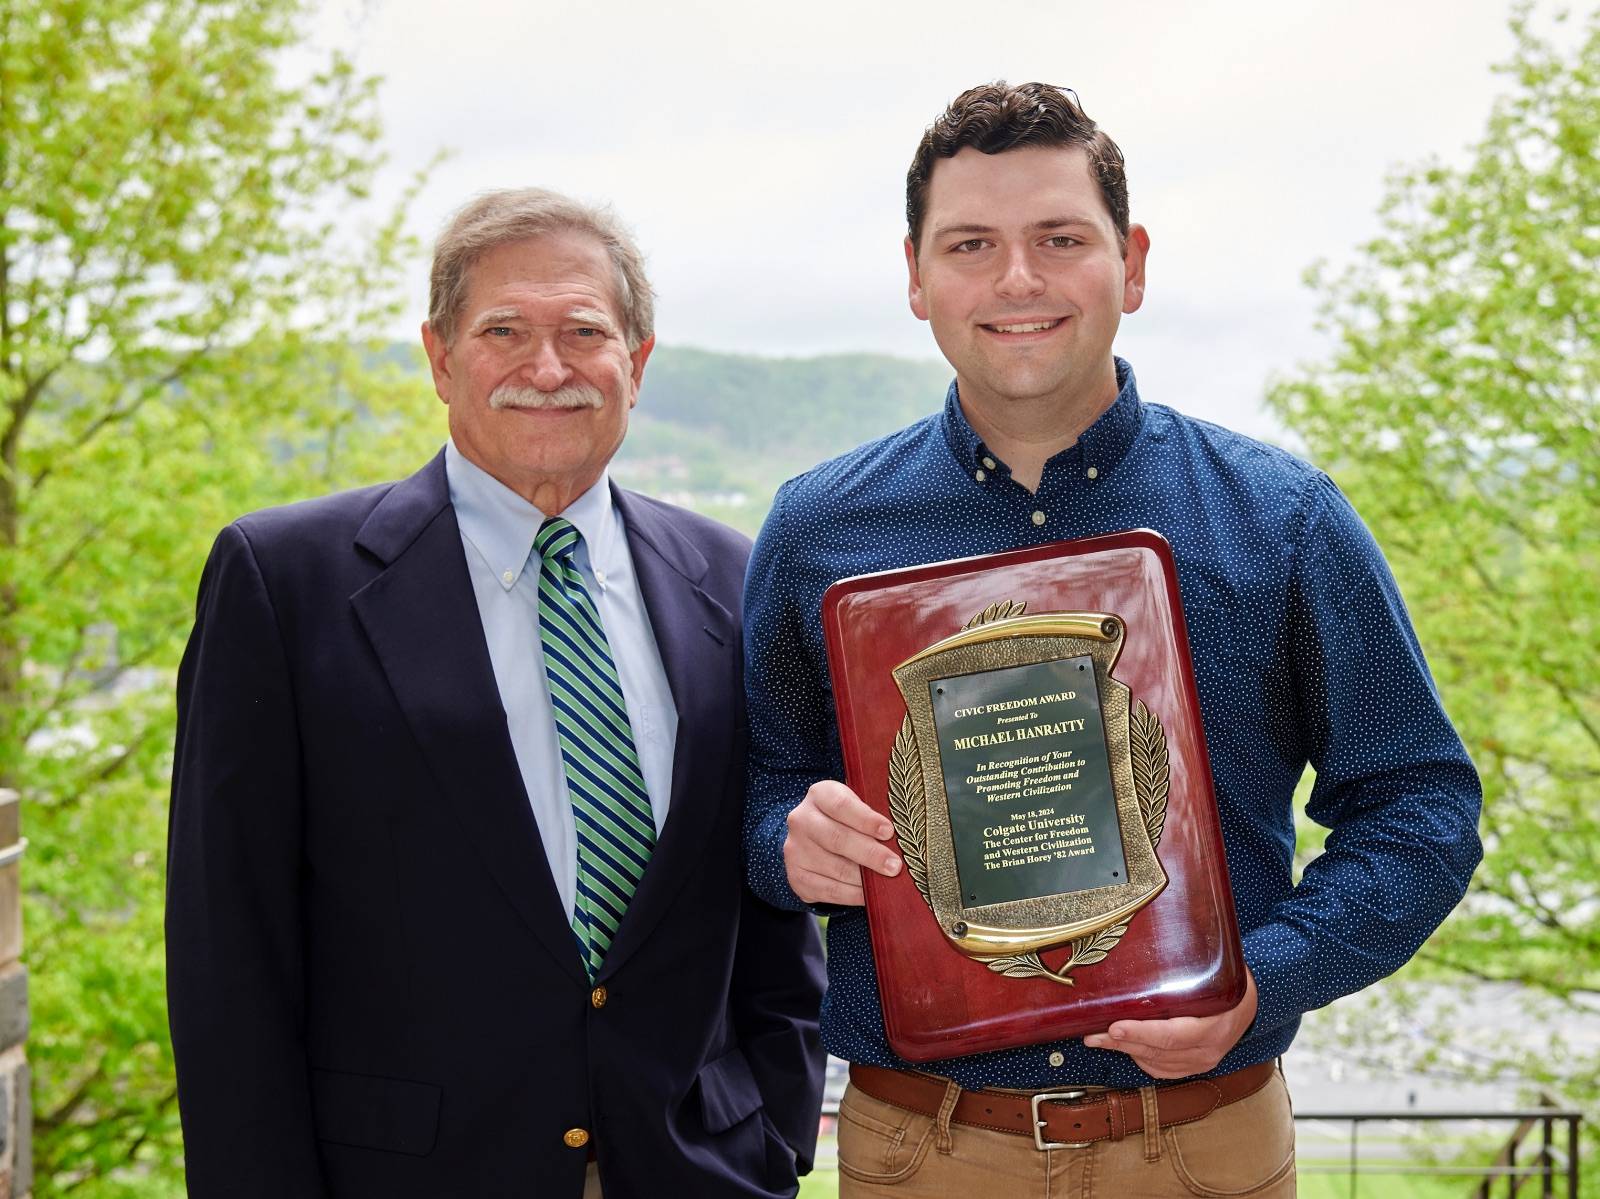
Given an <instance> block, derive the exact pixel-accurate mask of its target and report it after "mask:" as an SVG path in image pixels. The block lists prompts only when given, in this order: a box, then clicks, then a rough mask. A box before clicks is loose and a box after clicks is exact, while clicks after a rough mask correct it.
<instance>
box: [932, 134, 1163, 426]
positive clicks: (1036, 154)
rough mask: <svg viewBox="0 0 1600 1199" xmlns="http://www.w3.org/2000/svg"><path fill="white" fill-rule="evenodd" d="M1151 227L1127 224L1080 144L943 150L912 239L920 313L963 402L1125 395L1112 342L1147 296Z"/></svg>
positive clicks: (1075, 402) (1069, 402) (986, 404)
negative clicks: (917, 241) (1120, 225)
mask: <svg viewBox="0 0 1600 1199" xmlns="http://www.w3.org/2000/svg"><path fill="white" fill-rule="evenodd" d="M1148 247H1149V238H1148V237H1147V236H1146V234H1145V231H1144V230H1143V229H1142V228H1140V227H1139V226H1137V225H1135V226H1132V227H1131V228H1130V229H1129V231H1128V235H1127V237H1126V238H1124V237H1121V236H1119V235H1118V233H1117V229H1116V226H1115V225H1114V224H1113V223H1112V220H1111V215H1110V213H1109V212H1108V211H1107V210H1106V206H1105V201H1104V199H1103V198H1102V196H1101V193H1100V189H1099V186H1098V185H1097V184H1096V183H1095V180H1094V179H1093V178H1092V176H1091V175H1090V172H1089V164H1088V159H1087V157H1086V156H1085V154H1084V152H1083V150H1081V149H1079V148H1077V147H1027V148H1023V149H1016V150H1007V151H1004V152H1002V153H999V154H984V153H982V152H981V151H979V150H976V149H973V148H971V147H968V148H966V149H963V150H961V151H960V152H959V153H957V154H956V155H955V156H954V157H952V158H944V159H940V160H939V162H938V163H937V165H935V167H934V169H933V173H932V176H931V178H930V180H929V186H928V201H927V212H926V217H925V219H924V221H923V226H922V244H921V245H920V246H916V247H914V246H912V245H911V242H910V240H909V239H907V242H906V263H907V266H908V268H909V270H910V276H911V280H910V297H911V310H912V311H913V312H914V313H916V315H917V316H918V317H920V318H921V319H923V320H925V321H927V322H928V323H929V324H930V325H931V326H932V328H933V335H934V338H935V340H937V341H938V343H939V348H940V350H942V351H943V352H944V356H945V357H946V358H947V359H948V360H949V362H950V364H951V365H952V366H953V367H955V370H956V377H957V379H958V380H959V382H960V387H961V397H962V400H963V402H964V403H968V404H973V405H976V406H978V407H979V408H980V409H983V410H988V411H992V410H994V406H995V405H998V404H1004V403H1006V402H1008V401H1015V400H1036V399H1055V400H1059V401H1060V402H1061V403H1062V404H1063V405H1064V406H1067V407H1076V406H1081V405H1082V404H1083V403H1085V402H1088V401H1095V400H1098V399H1100V398H1102V397H1100V395H1099V393H1102V392H1104V391H1105V388H1106V386H1107V382H1108V381H1109V383H1110V387H1111V396H1110V397H1103V398H1104V399H1105V402H1109V398H1111V397H1114V396H1115V378H1116V374H1115V370H1114V368H1113V365H1112V361H1111V343H1112V340H1113V339H1114V338H1115V337H1116V333H1117V326H1118V324H1119V322H1120V321H1121V317H1122V314H1123V313H1125V312H1133V311H1134V310H1135V309H1136V308H1138V307H1139V304H1140V303H1141V302H1142V301H1143V299H1144V257H1145V252H1146V250H1147V249H1148Z"/></svg>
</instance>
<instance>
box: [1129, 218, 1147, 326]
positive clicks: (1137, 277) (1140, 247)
mask: <svg viewBox="0 0 1600 1199" xmlns="http://www.w3.org/2000/svg"><path fill="white" fill-rule="evenodd" d="M1149 256H1150V234H1149V233H1147V232H1146V231H1145V227H1144V226H1143V225H1129V226H1128V236H1127V237H1125V238H1124V239H1123V246H1122V272H1123V273H1122V311H1123V312H1138V311H1139V305H1140V304H1143V303H1144V264H1145V259H1146V258H1148V257H1149Z"/></svg>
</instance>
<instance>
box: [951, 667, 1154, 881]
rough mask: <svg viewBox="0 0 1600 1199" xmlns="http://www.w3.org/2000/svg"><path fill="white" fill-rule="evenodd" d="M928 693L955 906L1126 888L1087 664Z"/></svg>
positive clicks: (955, 683) (976, 678) (966, 681)
mask: <svg viewBox="0 0 1600 1199" xmlns="http://www.w3.org/2000/svg"><path fill="white" fill-rule="evenodd" d="M928 686H929V698H930V699H931V700H932V702H933V720H934V726H935V728H936V729H937V730H938V744H939V759H940V764H941V766H942V767H943V772H944V791H945V799H946V801H947V802H948V804H949V806H950V833H951V840H952V841H953V842H954V845H955V856H956V873H957V875H958V876H959V878H960V885H961V900H962V904H963V906H980V905H983V904H991V903H1007V902H1010V901H1012V900H1017V899H1037V898H1040V897H1043V896H1046V895H1062V894H1068V893H1071V892H1074V891H1088V890H1091V889H1093V888H1095V887H1107V886H1114V885H1116V884H1118V883H1122V882H1125V881H1126V879H1127V863H1126V862H1125V860H1124V858H1123V854H1122V832H1121V829H1120V828H1119V827H1118V818H1117V799H1116V795H1115V793H1114V792H1113V790H1112V785H1111V767H1110V761H1109V758H1108V755H1107V753H1106V736H1105V725H1104V721H1103V720H1102V718H1101V714H1100V695H1099V688H1098V686H1097V685H1096V682H1095V671H1094V660H1093V659H1092V658H1090V657H1089V656H1088V655H1083V656H1080V657H1074V658H1065V659H1061V660H1057V661H1053V662H1038V663H1034V664H1031V665H1027V666H1012V667H1007V668H1004V669H1000V670H986V671H983V672H982V673H979V674H967V675H958V676H955V677H952V678H943V679H935V680H933V681H932V682H930V683H929V684H928Z"/></svg>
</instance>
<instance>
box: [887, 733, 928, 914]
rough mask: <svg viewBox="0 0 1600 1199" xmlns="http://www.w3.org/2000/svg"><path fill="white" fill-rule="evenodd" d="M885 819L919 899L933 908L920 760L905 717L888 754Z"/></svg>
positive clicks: (926, 819)
mask: <svg viewBox="0 0 1600 1199" xmlns="http://www.w3.org/2000/svg"><path fill="white" fill-rule="evenodd" d="M889 819H890V820H892V821H893V822H894V831H895V836H896V837H897V838H898V839H899V842H900V856H901V857H902V858H903V859H904V860H905V864H906V873H907V874H909V875H910V876H911V881H912V883H914V884H915V885H916V888H917V893H918V894H920V895H921V896H922V902H923V903H925V904H927V905H928V910H929V911H932V910H933V898H932V896H931V895H930V894H929V892H928V863H927V859H926V853H927V842H928V803H927V795H926V794H925V793H924V791H923V788H922V763H921V760H920V759H919V758H918V757H917V737H916V734H915V733H914V732H913V731H912V729H911V718H910V717H909V716H908V717H906V718H905V719H904V720H903V721H901V722H900V731H899V732H898V733H896V734H895V738H894V748H893V749H892V750H891V751H890V753H889Z"/></svg>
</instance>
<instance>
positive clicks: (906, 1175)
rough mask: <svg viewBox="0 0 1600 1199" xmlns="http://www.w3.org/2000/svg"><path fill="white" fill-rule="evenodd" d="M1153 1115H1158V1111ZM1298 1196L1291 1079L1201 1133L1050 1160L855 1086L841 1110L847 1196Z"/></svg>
mask: <svg viewBox="0 0 1600 1199" xmlns="http://www.w3.org/2000/svg"><path fill="white" fill-rule="evenodd" d="M950 1106H952V1104H951V1103H947V1104H946V1110H948V1109H949V1107H950ZM1145 1110H1146V1112H1147V1113H1148V1112H1153V1110H1154V1105H1153V1103H1151V1102H1147V1103H1146V1104H1145ZM1148 1122H1149V1121H1148V1118H1147V1123H1148ZM1294 1194H1295V1180H1294V1120H1293V1116H1292V1113H1291V1112H1290V1109H1289V1091H1288V1088H1287V1087H1286V1086H1285V1085H1284V1082H1283V1075H1282V1073H1275V1074H1274V1075H1273V1077H1272V1079H1271V1081H1270V1082H1268V1083H1267V1085H1266V1086H1264V1087H1262V1088H1261V1090H1259V1091H1257V1092H1256V1093H1255V1094H1254V1095H1251V1096H1249V1097H1248V1098H1245V1099H1241V1100H1239V1101H1238V1102H1237V1103H1230V1104H1228V1105H1227V1106H1226V1107H1220V1108H1218V1109H1217V1110H1216V1111H1214V1112H1212V1113H1211V1114H1210V1115H1209V1116H1207V1117H1206V1118H1205V1119H1203V1120H1196V1121H1195V1122H1194V1123H1192V1124H1180V1125H1177V1126H1175V1127H1172V1128H1159V1129H1158V1128H1149V1127H1147V1128H1146V1129H1145V1130H1144V1131H1143V1132H1138V1133H1134V1134H1133V1135H1132V1136H1129V1137H1127V1138H1125V1139H1124V1140H1121V1141H1096V1142H1094V1143H1093V1144H1092V1145H1089V1146H1087V1147H1086V1148H1083V1149H1047V1150H1044V1151H1042V1152H1041V1151H1040V1150H1039V1149H1036V1148H1035V1147H1034V1144H1033V1142H1032V1141H1031V1140H1029V1139H1028V1138H1026V1137H1020V1136H1016V1135H1013V1134H1011V1133H1004V1132H991V1131H990V1130H988V1129H986V1128H973V1127H971V1126H970V1125H965V1124H952V1123H949V1122H948V1121H940V1120H939V1118H938V1117H935V1116H922V1115H918V1114H917V1113H916V1112H908V1111H906V1110H905V1109H904V1108H898V1107H895V1106H893V1105H892V1104H888V1103H884V1102H883V1101H882V1100H879V1099H874V1098H872V1097H871V1096H870V1095H865V1094H862V1092H860V1091H858V1090H856V1088H855V1087H853V1086H852V1087H850V1088H848V1089H847V1090H846V1091H845V1093H844V1098H843V1099H842V1100H841V1101H840V1104H839V1196H840V1199H871V1197H873V1196H881V1197H883V1199H986V1197H987V1196H990V1195H995V1196H1002V1195H1003V1196H1007V1197H1008V1199H1009V1197H1011V1196H1016V1197H1017V1199H1064V1197H1068V1196H1070V1197H1071V1199H1167V1197H1168V1196H1173V1197H1179V1199H1187V1197H1188V1196H1196V1195H1198V1196H1202V1197H1203V1199H1220V1197H1222V1196H1227V1197H1229V1199H1233V1197H1237V1196H1245V1195H1248V1196H1252V1197H1261V1199H1293V1197H1294Z"/></svg>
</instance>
